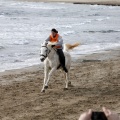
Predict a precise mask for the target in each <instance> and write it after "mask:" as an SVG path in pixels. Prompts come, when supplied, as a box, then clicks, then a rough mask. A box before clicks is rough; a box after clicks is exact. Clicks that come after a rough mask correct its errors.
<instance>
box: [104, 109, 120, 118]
mask: <svg viewBox="0 0 120 120" xmlns="http://www.w3.org/2000/svg"><path fill="white" fill-rule="evenodd" d="M103 112H104V113H105V115H106V117H107V119H108V120H120V117H119V115H118V114H116V113H114V112H112V111H110V110H109V109H106V108H105V107H103Z"/></svg>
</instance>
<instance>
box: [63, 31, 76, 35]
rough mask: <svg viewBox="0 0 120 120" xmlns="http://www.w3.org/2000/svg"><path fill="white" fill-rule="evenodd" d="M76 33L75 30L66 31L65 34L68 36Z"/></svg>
mask: <svg viewBox="0 0 120 120" xmlns="http://www.w3.org/2000/svg"><path fill="white" fill-rule="evenodd" d="M74 33H75V31H67V32H64V33H63V35H65V36H67V35H69V34H74Z"/></svg>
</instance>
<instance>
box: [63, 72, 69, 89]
mask: <svg viewBox="0 0 120 120" xmlns="http://www.w3.org/2000/svg"><path fill="white" fill-rule="evenodd" d="M65 77H66V80H65V84H66V85H65V88H64V90H67V89H68V83H69V72H67V73H65Z"/></svg>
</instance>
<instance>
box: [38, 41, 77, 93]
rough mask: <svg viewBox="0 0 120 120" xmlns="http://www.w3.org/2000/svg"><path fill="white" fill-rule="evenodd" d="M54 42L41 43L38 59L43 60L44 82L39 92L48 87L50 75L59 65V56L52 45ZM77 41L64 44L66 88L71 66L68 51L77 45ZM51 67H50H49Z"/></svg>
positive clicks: (66, 87)
mask: <svg viewBox="0 0 120 120" xmlns="http://www.w3.org/2000/svg"><path fill="white" fill-rule="evenodd" d="M55 44H56V43H51V42H49V43H48V44H47V45H46V44H45V43H43V44H42V45H41V53H40V60H41V61H42V62H43V61H44V83H43V88H42V90H41V92H45V89H47V88H48V82H49V80H50V76H51V75H52V74H53V73H54V72H55V71H56V70H57V68H58V66H59V65H60V61H59V56H58V54H57V53H56V49H55V48H53V47H52V46H53V45H55ZM78 45H79V43H76V44H73V45H70V44H64V50H63V52H64V55H65V66H66V68H67V70H68V72H67V73H65V71H64V70H63V71H64V73H65V74H66V81H65V83H66V86H65V89H68V82H69V81H68V80H69V73H70V66H71V56H70V53H69V52H68V51H69V50H70V49H73V48H75V47H77V46H78ZM50 68H51V69H50Z"/></svg>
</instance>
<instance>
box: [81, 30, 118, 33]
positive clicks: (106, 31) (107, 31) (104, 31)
mask: <svg viewBox="0 0 120 120" xmlns="http://www.w3.org/2000/svg"><path fill="white" fill-rule="evenodd" d="M83 32H87V33H114V32H120V30H100V31H92V30H91V31H83Z"/></svg>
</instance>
